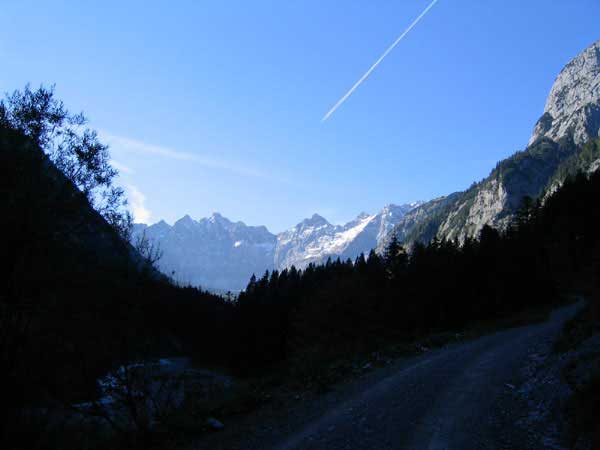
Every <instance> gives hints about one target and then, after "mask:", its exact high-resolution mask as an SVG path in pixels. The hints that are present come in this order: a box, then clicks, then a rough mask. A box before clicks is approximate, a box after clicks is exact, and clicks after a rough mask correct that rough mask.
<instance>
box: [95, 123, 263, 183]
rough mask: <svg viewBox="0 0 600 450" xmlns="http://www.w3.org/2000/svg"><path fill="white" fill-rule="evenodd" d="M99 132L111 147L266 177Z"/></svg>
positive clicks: (208, 158) (213, 159)
mask: <svg viewBox="0 0 600 450" xmlns="http://www.w3.org/2000/svg"><path fill="white" fill-rule="evenodd" d="M99 134H100V137H101V139H102V141H103V142H105V143H107V144H108V145H109V146H110V147H112V148H115V149H118V150H122V151H127V152H135V153H141V154H146V155H156V156H159V157H162V158H168V159H172V160H177V161H183V162H190V163H194V164H199V165H201V166H203V167H206V168H209V169H218V170H225V171H228V172H233V173H235V174H237V175H244V176H248V177H256V178H264V177H265V174H263V173H262V172H260V171H258V170H254V169H252V168H248V167H243V166H242V165H240V164H236V163H232V162H229V161H224V160H220V159H217V158H210V157H206V156H201V155H198V154H196V153H190V152H185V151H181V150H177V149H174V148H170V147H163V146H159V145H153V144H148V143H146V142H143V141H139V140H137V139H131V138H128V137H124V136H115V135H113V134H109V133H106V132H101V133H99ZM115 167H117V166H115ZM117 169H118V167H117Z"/></svg>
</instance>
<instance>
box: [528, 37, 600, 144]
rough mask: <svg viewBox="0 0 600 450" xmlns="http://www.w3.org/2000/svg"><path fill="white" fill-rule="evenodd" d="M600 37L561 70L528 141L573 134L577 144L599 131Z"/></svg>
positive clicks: (555, 138)
mask: <svg viewBox="0 0 600 450" xmlns="http://www.w3.org/2000/svg"><path fill="white" fill-rule="evenodd" d="M599 103H600V41H598V42H596V43H595V44H593V45H592V46H590V47H589V48H587V49H586V50H584V51H583V52H582V53H580V54H579V55H578V56H577V57H576V58H575V59H573V60H572V61H571V62H570V63H569V64H567V65H566V66H565V68H564V69H563V70H562V71H561V72H560V74H559V75H558V77H557V78H556V81H555V82H554V86H552V90H551V91H550V95H549V97H548V100H547V102H546V108H545V110H544V115H543V116H542V118H541V119H540V120H539V121H538V123H537V124H536V126H535V129H534V131H533V135H532V136H531V140H530V141H529V144H530V145H532V144H534V143H535V142H536V141H537V140H538V139H540V138H541V137H547V138H550V139H552V140H554V141H558V140H559V139H561V138H563V137H565V136H568V135H569V136H572V138H573V141H574V142H575V144H576V145H581V144H583V143H585V142H586V141H587V140H588V139H589V137H590V136H591V137H598V136H599V131H600V105H599Z"/></svg>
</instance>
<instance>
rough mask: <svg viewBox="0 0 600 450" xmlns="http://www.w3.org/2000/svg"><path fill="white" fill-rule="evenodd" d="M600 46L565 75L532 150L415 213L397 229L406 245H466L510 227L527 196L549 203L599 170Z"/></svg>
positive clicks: (570, 65) (558, 80)
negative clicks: (488, 230) (564, 186)
mask: <svg viewBox="0 0 600 450" xmlns="http://www.w3.org/2000/svg"><path fill="white" fill-rule="evenodd" d="M598 137H600V41H597V42H595V43H594V44H592V45H591V46H590V47H589V48H587V49H586V50H584V51H583V52H581V53H580V54H579V55H577V56H576V57H575V58H574V59H573V60H572V61H571V62H569V63H568V64H567V65H566V66H565V68H564V69H563V70H562V71H561V72H560V74H559V75H558V77H557V78H556V81H555V82H554V85H553V86H552V89H551V91H550V95H549V97H548V100H547V102H546V107H545V110H544V114H543V115H542V117H541V118H540V120H539V121H538V122H537V124H536V125H535V128H534V131H533V133H532V136H531V139H530V141H529V145H528V147H527V148H526V149H525V150H523V151H521V152H517V153H516V154H515V155H513V156H511V157H509V158H507V159H505V160H503V161H500V162H499V163H498V164H497V165H496V167H495V168H494V169H493V170H492V172H491V173H490V175H489V176H488V177H487V178H485V179H484V180H482V181H481V182H479V183H474V184H473V185H472V186H471V187H470V188H469V189H467V190H466V191H463V192H456V193H453V194H451V195H449V196H447V197H443V198H440V199H436V200H432V201H431V202H427V203H425V204H423V205H421V206H420V207H419V208H416V209H415V210H414V211H412V212H411V213H410V214H409V215H407V216H406V217H405V218H404V219H403V220H401V221H400V223H399V224H398V225H397V227H396V228H395V230H394V232H395V233H396V234H397V236H398V237H399V239H400V240H402V241H403V242H405V244H406V245H409V246H410V245H412V244H414V243H415V242H417V241H423V242H428V241H429V240H431V239H433V238H438V239H451V240H457V241H459V242H464V240H465V239H467V238H470V237H477V236H478V234H479V232H480V231H481V229H482V228H483V226H484V225H492V226H494V227H498V228H500V229H502V228H504V227H506V226H507V225H508V223H510V220H511V218H512V217H513V215H514V213H515V212H516V211H517V209H518V208H519V206H520V205H521V202H522V199H523V197H525V196H528V197H531V198H533V199H535V198H539V197H542V198H543V197H544V196H545V195H547V194H548V193H550V192H553V191H554V190H556V188H557V187H558V186H560V184H561V183H562V182H563V181H564V180H565V178H566V177H567V176H569V175H574V174H575V173H576V172H577V171H584V172H590V171H594V170H597V169H598V168H599V167H600V153H599V152H598V147H597V145H596V143H595V142H596V140H597V139H598Z"/></svg>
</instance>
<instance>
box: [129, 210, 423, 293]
mask: <svg viewBox="0 0 600 450" xmlns="http://www.w3.org/2000/svg"><path fill="white" fill-rule="evenodd" d="M419 204H420V203H413V204H408V205H401V206H396V205H387V206H385V207H384V208H383V209H382V210H381V211H380V212H379V213H378V214H371V215H370V214H368V213H361V214H359V215H358V216H357V217H356V218H355V219H354V220H352V221H350V222H348V223H346V224H344V225H334V224H332V223H330V222H329V221H327V219H325V218H324V217H322V216H320V215H319V214H313V215H312V216H311V217H309V218H307V219H304V220H303V221H301V222H300V223H298V224H297V225H296V226H295V227H293V228H291V229H289V230H287V231H284V232H283V233H279V234H278V235H274V234H272V233H270V232H269V230H267V228H266V227H264V226H247V225H245V224H244V222H232V221H230V220H229V219H227V218H226V217H224V216H222V215H221V214H219V213H213V214H212V215H211V216H210V217H207V218H203V219H200V220H194V219H192V218H191V217H190V216H189V215H186V216H184V217H182V218H181V219H179V220H178V221H176V222H175V223H174V224H173V226H170V225H168V224H167V223H166V222H164V221H161V222H158V223H156V224H154V225H151V226H146V225H142V224H136V225H135V227H134V230H133V236H132V237H133V241H134V242H135V239H136V236H139V235H140V234H141V233H143V232H144V233H146V236H147V237H148V238H150V239H152V240H154V241H155V242H156V243H157V244H158V245H159V247H160V248H161V250H162V251H163V258H162V259H161V260H160V261H159V262H158V265H159V268H160V269H161V270H162V271H163V272H165V273H167V274H169V275H170V274H172V273H173V272H175V279H176V280H177V281H180V282H183V283H190V284H193V285H200V286H202V287H205V288H212V289H217V290H240V289H243V288H244V287H246V283H247V282H248V280H249V279H250V276H251V275H252V274H253V273H254V274H256V275H261V274H262V273H264V272H265V270H272V269H280V270H281V269H284V268H286V267H290V266H292V265H294V266H296V267H298V268H305V267H306V266H307V265H308V264H310V263H316V264H318V263H322V262H325V261H326V260H327V258H329V257H331V258H338V257H339V258H342V259H347V258H351V259H353V260H354V259H355V258H356V257H357V256H358V255H360V254H361V253H365V254H367V253H369V252H370V251H371V249H374V248H377V247H378V246H379V245H380V243H381V242H383V239H384V238H385V237H386V236H387V233H389V232H390V231H391V230H392V229H393V227H394V225H395V224H397V223H398V222H399V221H400V220H401V219H402V217H403V216H404V215H405V214H406V213H407V212H408V211H410V210H411V209H412V208H414V207H415V206H418V205H419Z"/></svg>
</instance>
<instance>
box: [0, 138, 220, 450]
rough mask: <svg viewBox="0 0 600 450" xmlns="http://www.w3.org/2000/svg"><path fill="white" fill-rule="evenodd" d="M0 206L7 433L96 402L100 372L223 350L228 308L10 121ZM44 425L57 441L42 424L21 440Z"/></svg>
mask: <svg viewBox="0 0 600 450" xmlns="http://www.w3.org/2000/svg"><path fill="white" fill-rule="evenodd" d="M0 210H1V211H2V219H1V220H0V239H1V242H2V257H1V258H0V275H1V284H0V358H1V364H0V366H1V367H2V370H0V398H2V402H1V405H0V412H1V413H2V417H4V418H7V417H8V419H5V420H3V421H2V422H0V433H2V435H1V436H0V438H8V434H11V433H15V432H18V431H19V430H20V428H19V426H21V425H23V424H22V423H19V420H20V417H21V415H22V413H23V412H25V411H31V408H39V407H42V406H43V407H47V406H49V405H57V404H62V405H67V404H69V403H71V402H74V401H81V400H85V399H89V398H90V397H92V398H93V397H94V396H95V395H96V378H97V377H98V376H99V375H100V374H102V373H105V372H106V371H107V370H109V369H110V368H112V367H114V365H116V364H118V363H121V362H124V361H131V360H136V359H140V358H144V357H150V356H159V355H162V354H177V353H186V354H197V355H199V356H201V357H202V358H204V359H205V360H210V361H215V360H218V359H219V358H223V354H222V353H223V351H222V347H221V345H222V344H223V345H225V344H224V342H225V341H224V340H221V341H220V340H218V339H217V340H216V341H215V340H214V339H215V337H217V338H218V336H219V335H220V333H219V330H220V329H221V328H220V327H222V326H223V325H224V324H226V320H225V318H224V316H225V315H226V311H227V309H228V305H227V304H226V303H225V302H224V301H223V300H221V299H220V298H218V297H215V296H212V295H209V294H206V293H203V292H200V291H198V290H196V289H181V288H177V287H174V286H172V285H171V284H170V283H169V282H168V281H166V280H165V279H163V278H161V277H158V276H157V275H156V273H155V272H154V271H153V270H152V269H151V268H150V267H149V266H148V265H147V263H146V262H145V261H144V260H143V258H142V257H141V256H140V255H139V254H138V253H137V252H136V251H135V250H134V249H133V248H132V247H131V246H130V245H129V244H128V243H125V242H124V241H122V240H121V238H120V237H119V235H118V233H117V232H116V231H115V230H113V229H112V227H110V226H109V225H108V224H107V223H106V221H105V220H104V219H103V218H102V217H101V216H100V215H99V214H98V213H96V212H95V211H94V210H93V209H92V208H91V207H90V205H89V202H88V201H87V199H86V198H85V196H84V195H83V194H82V193H81V192H79V191H78V190H77V189H76V188H75V187H74V186H73V185H72V184H71V183H70V181H68V180H67V179H66V178H65V177H64V176H63V174H62V173H61V172H60V171H58V170H57V169H56V168H55V167H54V166H53V165H52V163H51V162H50V161H49V159H48V158H47V157H46V156H45V155H44V153H43V152H42V151H41V150H40V149H39V148H38V147H36V146H35V145H33V144H32V142H31V141H30V140H29V139H28V138H27V137H25V136H23V135H22V134H21V133H19V132H17V131H14V130H12V129H9V128H3V129H0ZM21 431H22V430H21ZM36 433H37V435H38V438H39V439H40V440H41V442H42V444H43V445H42V447H44V446H50V448H51V444H50V443H49V442H44V441H43V439H42V438H40V437H39V436H42V434H41V430H40V429H33V430H28V432H27V433H22V434H21V436H35V435H36ZM21 440H22V442H21V444H22V446H23V447H26V448H27V446H28V441H27V440H23V439H21ZM38 443H40V441H38ZM29 444H31V446H32V447H30V448H34V447H33V444H32V443H31V442H29Z"/></svg>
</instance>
